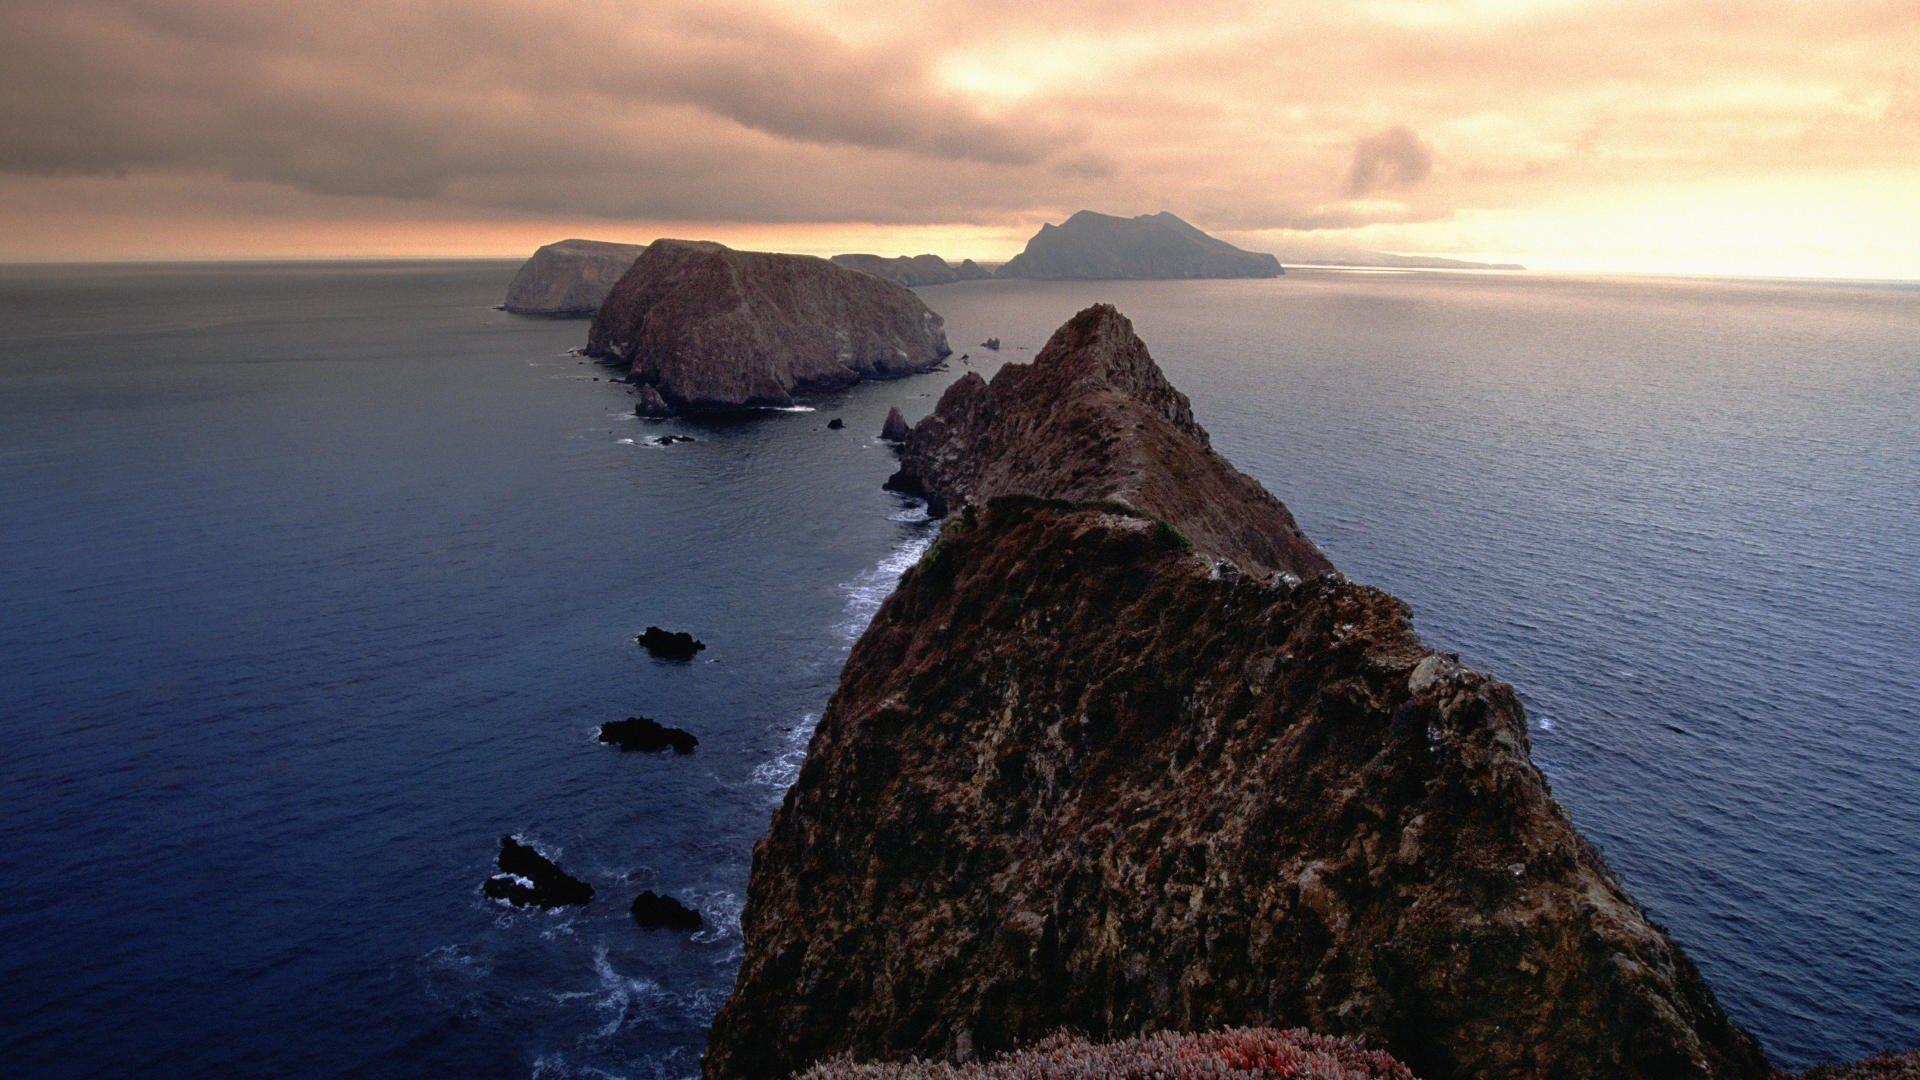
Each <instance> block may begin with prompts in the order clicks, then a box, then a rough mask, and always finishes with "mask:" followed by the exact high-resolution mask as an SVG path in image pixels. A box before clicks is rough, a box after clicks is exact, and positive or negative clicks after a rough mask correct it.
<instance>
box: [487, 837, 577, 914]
mask: <svg viewBox="0 0 1920 1080" xmlns="http://www.w3.org/2000/svg"><path fill="white" fill-rule="evenodd" d="M500 870H501V872H500V873H498V874H495V875H494V876H492V877H490V878H488V879H487V882H486V884H485V885H483V886H481V891H482V892H484V893H485V894H486V895H488V896H490V897H492V898H493V899H495V900H506V901H508V902H510V903H513V904H515V905H521V906H524V905H528V904H531V905H533V906H535V907H565V906H568V905H573V904H584V903H586V902H587V901H589V900H592V899H593V886H591V885H589V884H587V883H586V882H584V881H581V880H580V879H579V878H576V877H574V876H573V875H572V874H569V873H567V872H566V871H564V870H562V869H560V868H559V867H558V866H555V865H554V864H553V861H552V860H551V859H548V858H547V857H546V856H545V855H542V854H540V853H539V852H538V851H536V850H534V848H533V845H531V844H523V843H521V842H520V841H518V840H515V839H514V838H513V837H511V836H503V837H501V838H500Z"/></svg>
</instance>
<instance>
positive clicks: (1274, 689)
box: [706, 308, 1766, 1078]
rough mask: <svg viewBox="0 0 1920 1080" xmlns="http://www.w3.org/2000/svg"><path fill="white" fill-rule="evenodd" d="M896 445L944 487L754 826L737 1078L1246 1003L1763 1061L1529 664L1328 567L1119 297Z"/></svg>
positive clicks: (1639, 1065) (1709, 1067) (1435, 1031)
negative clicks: (1622, 862)
mask: <svg viewBox="0 0 1920 1080" xmlns="http://www.w3.org/2000/svg"><path fill="white" fill-rule="evenodd" d="M904 464H905V466H906V469H905V471H907V472H909V474H910V476H911V477H912V478H913V479H914V481H915V482H916V483H917V484H919V485H920V486H922V487H923V488H924V489H925V490H926V491H927V493H928V494H929V495H930V496H932V497H935V498H940V499H943V500H944V501H946V502H947V503H948V504H950V506H951V508H952V510H953V514H952V516H951V517H950V518H949V519H948V522H947V524H946V525H945V527H944V529H943V531H942V534H941V536H940V538H939V540H938V542H937V543H936V544H935V545H934V547H933V548H932V549H930V550H929V551H928V553H927V554H926V555H925V556H924V557H923V558H922V560H921V561H920V563H919V565H918V566H916V567H915V568H914V569H912V570H911V571H909V572H908V573H907V574H906V575H905V576H904V577H903V578H902V580H901V583H900V586H899V588H898V590H897V591H896V592H895V593H894V595H893V596H892V597H890V598H889V599H888V600H887V601H886V603H885V604H884V605H883V606H882V607H881V609H880V611H879V613H878V614H877V615H876V617H875V618H874V620H873V622H872V624H871V625H870V627H869V628H868V630H867V631H866V633H865V634H864V635H863V636H862V638H861V640H860V641H859V643H858V644H857V645H856V646H855V647H854V650H853V652H852V654H851V656H850V657H849V659H848V661H847V666H846V668H845V671H844V672H843V673H842V676H841V681H840V685H839V688H838V690H837V692H836V693H835V695H834V697H833V699H832V701H831V703H830V704H829V705H828V707H827V710H826V712H825V714H824V715H823V717H822V718H821V721H820V723H819V726H818V728H817V729H816V731H815V734H814V736H813V742H812V744H811V747H810V749H809V752H808V755H807V759H806V763H805V766H804V767H803V769H802V771H801V774H800V778H799V780H798V782H797V783H796V784H795V786H794V787H793V788H792V789H791V790H790V791H789V792H788V794H787V797H786V800H785V801H784V803H783V804H782V806H781V807H780V809H779V811H778V812H777V814H776V815H775V818H774V822H773V826H772V829H771V831H770V832H769V833H768V835H767V836H766V837H765V838H764V839H763V840H762V841H761V842H760V844H759V845H758V847H757V848H756V850H755V856H754V868H753V874H752V879H751V884H750V887H749V896H748V902H747V906H746V911H745V915H744V920H743V931H744V938H745V957H744V962H743V965H742V967H741V971H740V975H739V980H738V982H737V984H736V986H735V989H734V992H733V995H732V996H731V998H730V999H729V1000H728V1002H727V1004H726V1006H725V1007H724V1008H723V1009H722V1010H721V1012H720V1014H719V1016H718V1018H717V1020H716V1021H715V1024H714V1028H713V1033H712V1039H711V1042H710V1045H709V1050H708V1057H707V1061H706V1071H707V1075H708V1076H711V1077H736V1076H773V1075H786V1074H787V1073H789V1072H791V1071H793V1070H796V1069H801V1068H805V1067H807V1066H809V1065H811V1064H813V1063H815V1062H818V1061H821V1060H823V1059H827V1058H832V1057H836V1056H839V1055H851V1056H852V1057H853V1058H855V1059H874V1060H896V1061H898V1060H907V1059H911V1058H915V1057H925V1058H932V1059H942V1060H957V1061H966V1060H974V1059H979V1058H984V1057H989V1056H992V1055H995V1054H998V1053H1002V1052H1004V1051H1007V1050H1010V1049H1013V1048H1017V1047H1021V1046H1026V1045H1030V1044H1032V1043H1035V1042H1036V1041H1038V1040H1041V1039H1044V1038H1046V1037H1048V1036H1049V1035H1051V1034H1053V1033H1054V1032H1057V1031H1059V1030H1062V1029H1071V1030H1076V1031H1079V1032H1082V1033H1085V1034H1086V1035H1088V1036H1090V1037H1091V1038H1093V1039H1095V1040H1110V1039H1116V1038H1126V1037H1130V1036H1133V1035H1137V1034H1141V1033H1146V1032H1153V1031H1158V1030H1182V1031H1202V1030H1207V1029H1213V1028H1218V1027H1221V1026H1234V1025H1244V1026H1260V1027H1281V1028H1286V1027H1295V1026H1299V1027H1304V1028H1307V1029H1309V1030H1312V1031H1316V1032H1321V1033H1325V1034H1329V1035H1335V1036H1355V1037H1360V1038H1363V1039H1365V1040H1366V1041H1367V1043H1368V1044H1369V1045H1371V1046H1374V1047H1377V1048H1380V1049H1384V1050H1386V1051H1388V1052H1390V1053H1392V1054H1393V1055H1394V1056H1395V1057H1397V1058H1398V1059H1399V1060H1401V1061H1403V1062H1404V1063H1405V1064H1406V1065H1408V1066H1409V1067H1411V1068H1412V1069H1413V1070H1414V1071H1415V1072H1416V1073H1417V1074H1419V1075H1421V1076H1424V1077H1430V1078H1447V1077H1495V1078H1497V1077H1573V1076H1581V1077H1586V1076H1595V1077H1598V1076H1607V1077H1670V1076H1672V1077H1678V1076H1702V1077H1759V1076H1764V1075H1765V1074H1766V1068H1765V1065H1764V1063H1763V1062H1762V1061H1761V1058H1760V1055H1759V1052H1758V1050H1757V1049H1756V1047H1755V1045H1754V1043H1753V1041H1752V1040H1751V1039H1750V1038H1749V1037H1747V1036H1746V1035H1745V1033H1743V1032H1741V1031H1740V1030H1739V1029H1738V1028H1737V1027H1735V1026H1734V1025H1733V1024H1732V1023H1731V1022H1730V1021H1729V1020H1728V1019H1727V1017H1726V1016H1725V1014H1724V1013H1723V1012H1722V1011H1721V1009H1720V1007H1719V1006H1718V1004H1717V1003H1716V1002H1715V1001H1714V999H1713V996H1712V994H1711V993H1710V992H1709V991H1708V989H1707V987H1706V986H1705V985H1704V983H1703V982H1702V981H1701V979H1700V976H1699V974H1698V972H1697V971H1696V970H1695V969H1694V966H1693V964H1692V963H1691V962H1689V961H1688V960H1687V958H1686V957H1685V955H1684V954H1683V953H1682V952H1681V950H1680V949H1679V947H1678V946H1676V945H1675V944H1674V943H1673V942H1672V941H1671V940H1670V939H1669V938H1668V937H1667V936H1666V935H1665V934H1664V933H1663V932H1662V931H1661V930H1660V929H1659V928H1658V927H1656V926H1655V925H1653V924H1652V923H1651V922H1649V921H1648V919H1647V917H1646V915H1645V914H1644V913H1643V912H1642V911H1641V909H1640V908H1639V907H1638V905H1636V904H1635V903H1634V901H1633V899H1632V898H1631V897H1629V896H1628V895H1627V894H1626V892H1625V891H1624V890H1623V889H1622V887H1621V886H1620V884H1619V882H1618V881H1617V880H1616V879H1615V878H1614V877H1613V875H1612V873H1611V872H1610V871H1609V870H1608V868H1607V867H1606V865H1605V863H1604V862H1603V861H1602V860H1601V858H1600V856H1599V854H1598V853H1597V852H1596V851H1595V850H1594V849H1593V848H1592V847H1590V846H1589V845H1587V844H1586V843H1585V842H1584V841H1583V840H1582V839H1581V838H1580V836H1579V835H1578V833H1576V832H1575V830H1574V828H1573V826H1572V824H1571V823H1570V822H1569V821H1568V819H1567V817H1566V815H1565V813H1564V812H1563V811H1562V810H1561V809H1560V808H1559V806H1558V805H1556V804H1555V802H1554V801H1553V798H1552V795H1551V792H1550V791H1549V789H1548V785H1547V782H1546V780H1545V778H1544V777H1543V776H1542V775H1541V774H1540V772H1539V770H1538V769H1536V768H1535V767H1534V766H1533V764H1532V763H1531V761H1530V760H1529V757H1528V753H1529V744H1528V737H1527V727H1526V719H1525V716H1524V715H1523V712H1522V709H1521V705H1520V703H1519V701H1518V699H1517V698H1516V697H1515V695H1514V693H1513V691H1512V689H1511V688H1509V687H1508V686H1506V685H1505V684H1504V683H1501V682H1499V681H1498V680H1495V679H1492V678H1490V677H1488V676H1486V675H1482V674H1479V673H1477V672H1473V671H1470V670H1467V669H1465V668H1463V667H1461V666H1460V665H1459V664H1458V663H1457V662H1456V661H1455V660H1454V659H1452V658H1451V657H1448V656H1445V655H1440V654H1435V653H1434V652H1432V651H1431V650H1430V649H1428V648H1427V647H1426V646H1425V645H1424V644H1423V643H1422V642H1421V641H1420V640H1419V638H1418V637H1417V636H1416V635H1415V634H1414V632H1413V629H1412V626H1411V624H1410V621H1409V618H1408V611H1407V608H1406V606H1405V605H1404V604H1402V603H1400V602H1399V601H1398V600H1395V599H1394V598H1393V597H1391V596H1389V595H1387V594H1386V593H1383V592H1381V591H1380V590H1378V589H1373V588H1369V587H1366V586H1362V585H1356V584H1352V583H1348V582H1346V581H1344V580H1342V579H1340V578H1339V577H1338V576H1337V575H1333V574H1323V573H1320V571H1324V570H1325V569H1326V568H1327V563H1326V560H1325V557H1324V556H1322V555H1321V554H1320V553H1319V552H1318V550H1317V549H1315V548H1314V547H1313V546H1312V545H1311V544H1310V543H1309V542H1308V541H1307V540H1306V539H1305V538H1304V537H1302V536H1300V535H1299V533H1298V531H1297V530H1296V529H1294V528H1293V527H1292V521H1291V518H1290V516H1288V515H1286V512H1285V508H1284V507H1282V506H1280V504H1279V503H1278V501H1277V500H1273V499H1272V498H1271V496H1268V495H1266V493H1265V492H1264V491H1261V490H1260V489H1259V488H1258V486H1257V485H1255V484H1254V483H1253V482H1252V481H1251V480H1249V479H1248V478H1246V477H1244V476H1242V475H1240V474H1238V473H1237V472H1234V471H1233V470H1232V469H1231V467H1229V466H1228V465H1227V464H1226V463H1225V462H1224V461H1222V460H1221V459H1219V458H1218V456H1217V455H1214V454H1213V453H1212V452H1211V450H1209V449H1208V445H1207V439H1206V433H1205V432H1204V431H1203V430H1202V429H1201V428H1200V427H1199V426H1198V424H1196V423H1195V422H1194V420H1193V417H1192V415H1191V410H1190V408H1189V407H1188V404H1187V400H1186V398H1185V397H1184V396H1182V395H1180V394H1179V393H1178V392H1177V391H1175V390H1174V389H1173V388H1172V387H1171V386H1170V385H1168V384H1167V382H1166V379H1165V377H1164V376H1163V375H1162V374H1161V373H1160V371H1159V369H1158V368H1157V366H1155V365H1154V364H1153V362H1152V360H1151V359H1150V358H1149V357H1148V356H1147V354H1146V350H1145V347H1144V346H1143V345H1141V344H1140V343H1139V341H1138V339H1137V338H1135V337H1134V336H1133V334H1132V331H1131V327H1130V326H1129V325H1128V324H1127V323H1126V320H1125V319H1123V318H1121V317H1120V316H1119V315H1118V313H1117V312H1114V311H1113V310H1112V309H1111V308H1092V309H1089V310H1088V311H1086V312H1083V313H1081V314H1080V315H1079V316H1077V317H1076V318H1075V319H1074V320H1073V321H1072V322H1071V323H1069V324H1068V325H1067V326H1066V327H1063V328H1062V329H1061V330H1060V331H1059V333H1057V334H1056V335H1055V337H1054V339H1053V341H1052V342H1051V343H1049V345H1048V346H1047V348H1046V349H1045V350H1044V351H1043V352H1042V353H1041V354H1040V356H1039V357H1038V358H1037V359H1036V360H1035V362H1034V363H1033V364H1032V365H1030V366H1015V367H1011V368H1009V369H1006V370H1003V371H1002V372H1001V373H1000V374H999V375H998V376H997V377H996V378H995V380H994V381H993V383H992V384H987V383H985V382H983V381H981V380H978V379H962V380H961V381H960V383H957V384H955V386H954V387H953V388H952V389H951V390H950V391H949V392H948V394H947V395H946V397H945V398H944V399H943V400H942V401H941V403H940V406H939V408H938V409H937V410H936V411H935V413H934V414H933V415H932V416H930V417H928V418H927V419H925V420H923V421H921V423H920V424H919V425H918V426H917V427H916V428H915V430H914V432H913V435H912V438H911V439H910V441H909V445H908V447H907V448H906V452H905V458H904ZM1296 580H1297V582H1298V583H1296Z"/></svg>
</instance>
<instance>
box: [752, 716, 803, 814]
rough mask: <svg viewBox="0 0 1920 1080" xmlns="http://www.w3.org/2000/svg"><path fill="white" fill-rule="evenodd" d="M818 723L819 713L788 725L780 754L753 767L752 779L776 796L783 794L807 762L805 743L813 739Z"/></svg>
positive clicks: (798, 776) (782, 739)
mask: <svg viewBox="0 0 1920 1080" xmlns="http://www.w3.org/2000/svg"><path fill="white" fill-rule="evenodd" d="M819 722H820V714H819V713H807V714H806V715H804V716H802V717H800V719H798V720H796V721H794V722H793V723H792V724H790V725H788V727H787V730H786V731H785V732H784V733H783V736H782V738H781V744H780V752H779V753H777V754H775V755H774V756H773V759H772V760H770V761H763V762H761V763H760V764H758V765H755V766H754V767H753V778H754V779H755V780H758V781H759V782H760V783H762V784H765V785H767V786H768V787H770V788H772V789H773V790H774V792H775V793H776V794H785V793H786V790H787V789H788V788H790V787H792V786H793V782H794V781H795V780H798V779H800V766H801V765H803V764H805V763H806V760H807V743H808V742H809V741H811V740H812V739H813V725H815V724H817V723H819Z"/></svg>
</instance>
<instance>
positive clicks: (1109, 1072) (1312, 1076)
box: [801, 1028, 1413, 1080]
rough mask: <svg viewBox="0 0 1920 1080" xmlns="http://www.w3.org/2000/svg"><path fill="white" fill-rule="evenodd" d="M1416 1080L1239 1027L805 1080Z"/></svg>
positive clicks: (1303, 1035)
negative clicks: (1286, 1079)
mask: <svg viewBox="0 0 1920 1080" xmlns="http://www.w3.org/2000/svg"><path fill="white" fill-rule="evenodd" d="M1116 1077H1124V1078H1127V1080H1147V1078H1149V1077H1150V1078H1152V1080H1274V1078H1276V1077H1299V1078H1301V1080H1413V1073H1411V1072H1409V1071H1408V1070H1407V1067H1406V1066H1405V1065H1402V1064H1400V1063H1399V1062H1397V1061H1395V1060H1393V1058H1392V1057H1391V1056H1390V1055H1387V1054H1383V1053H1381V1052H1380V1051H1378V1050H1368V1049H1366V1048H1364V1047H1362V1046H1359V1045H1357V1044H1355V1043H1354V1042H1352V1041H1351V1040H1348V1039H1329V1038H1327V1037H1326V1036H1324V1035H1314V1034H1312V1033H1310V1032H1306V1031H1274V1030H1272V1029H1271V1028H1234V1029H1232V1030H1228V1031H1210V1032H1205V1033H1201V1034H1174V1033H1172V1032H1165V1031H1162V1032H1157V1033H1155V1034H1152V1035H1141V1036H1137V1037H1135V1038H1132V1039H1124V1040H1121V1041H1119V1042H1110V1043H1089V1042H1088V1041H1087V1040H1085V1039H1083V1038H1079V1037H1076V1036H1072V1035H1056V1036H1053V1037H1052V1038H1049V1039H1045V1040H1043V1041H1041V1042H1040V1043H1039V1044H1037V1045H1035V1046H1032V1047H1029V1048H1027V1049H1025V1050H1020V1051H1017V1052H1015V1053H1011V1054H1007V1055H1006V1056H1004V1057H1001V1058H998V1059H996V1060H994V1061H989V1062H983V1063H980V1064H975V1065H962V1066H960V1067H959V1068H954V1067H952V1066H949V1065H945V1064H943V1063H934V1062H921V1061H916V1062H909V1063H906V1064H887V1063H881V1062H860V1063H852V1062H833V1063H831V1064H828V1065H822V1066H819V1067H817V1068H814V1069H809V1070H807V1072H806V1073H804V1074H802V1076H801V1080H1110V1078H1116Z"/></svg>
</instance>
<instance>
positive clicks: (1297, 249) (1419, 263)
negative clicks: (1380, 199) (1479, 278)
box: [1278, 243, 1526, 270]
mask: <svg viewBox="0 0 1920 1080" xmlns="http://www.w3.org/2000/svg"><path fill="white" fill-rule="evenodd" d="M1278 255H1279V257H1280V258H1281V259H1282V260H1283V261H1285V262H1287V263H1289V264H1291V265H1294V266H1355V267H1374V266H1377V267H1386V268H1390V269H1406V270H1525V269H1526V267H1524V266H1522V265H1520V264H1519V263H1494V262H1474V261H1473V260H1471V259H1446V258H1441V257H1440V256H1438V255H1395V254H1393V253H1391V252H1386V251H1368V250H1367V249H1365V248H1356V247H1343V246H1339V245H1335V244H1313V243H1306V244H1293V245H1288V246H1287V247H1284V248H1282V249H1281V250H1280V251H1279V252H1278Z"/></svg>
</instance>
